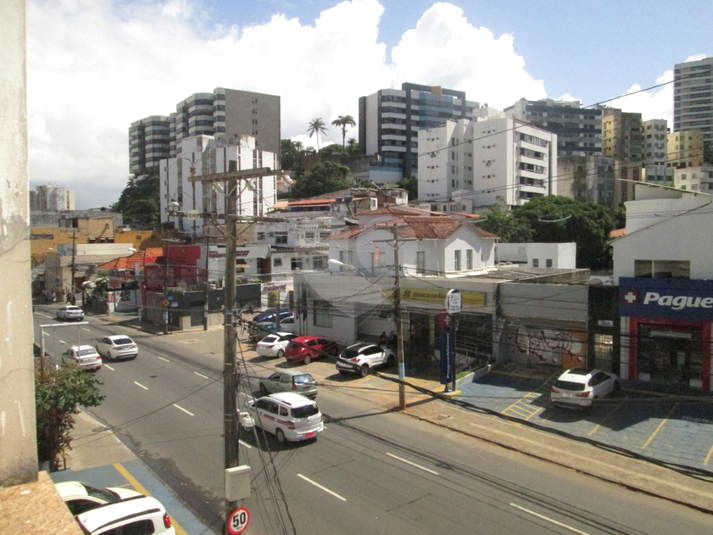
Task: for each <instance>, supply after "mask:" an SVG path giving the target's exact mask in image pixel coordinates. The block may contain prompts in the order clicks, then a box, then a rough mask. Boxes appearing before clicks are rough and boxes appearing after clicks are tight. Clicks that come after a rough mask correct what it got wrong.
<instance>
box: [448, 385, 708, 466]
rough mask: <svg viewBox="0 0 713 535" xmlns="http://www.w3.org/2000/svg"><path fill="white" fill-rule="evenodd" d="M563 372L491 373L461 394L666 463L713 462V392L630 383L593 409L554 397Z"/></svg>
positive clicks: (513, 414) (464, 398)
mask: <svg viewBox="0 0 713 535" xmlns="http://www.w3.org/2000/svg"><path fill="white" fill-rule="evenodd" d="M558 374H559V372H557V373H555V374H554V375H551V374H544V375H542V374H541V375H540V376H538V377H520V376H515V375H507V374H499V373H490V374H488V375H486V376H484V377H482V378H480V379H479V380H477V381H476V382H473V383H469V384H466V385H463V386H461V391H462V395H461V396H460V397H459V399H460V400H462V401H466V402H468V403H471V404H473V405H475V406H477V407H481V408H485V409H489V410H491V411H495V412H497V413H499V414H503V415H507V416H510V417H513V418H517V419H520V420H523V421H528V422H533V423H536V424H538V425H542V426H544V427H548V428H552V429H555V430H557V431H561V432H564V433H568V434H570V435H574V436H577V437H583V438H588V439H592V440H596V441H599V442H603V443H605V444H610V445H612V446H616V447H620V448H625V449H628V450H630V451H632V452H635V453H638V454H642V455H646V456H648V457H651V458H653V459H656V460H659V461H662V462H672V463H677V464H682V465H686V466H691V467H695V468H703V469H710V468H711V466H713V461H712V459H711V458H712V457H713V397H711V396H708V395H698V394H696V393H693V394H692V395H691V394H690V393H685V394H684V395H681V394H680V393H679V394H675V393H669V394H666V395H661V394H659V393H652V392H649V391H646V390H639V389H637V388H636V386H637V385H636V384H629V385H623V391H622V392H621V393H620V394H619V395H617V396H615V397H611V398H607V399H605V400H602V402H601V403H600V404H599V405H598V406H597V407H595V408H593V409H569V408H563V407H559V406H554V405H553V404H552V403H551V401H550V396H549V391H550V387H551V385H552V383H553V382H554V381H555V380H556V378H557V376H558Z"/></svg>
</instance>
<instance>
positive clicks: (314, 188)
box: [292, 162, 353, 199]
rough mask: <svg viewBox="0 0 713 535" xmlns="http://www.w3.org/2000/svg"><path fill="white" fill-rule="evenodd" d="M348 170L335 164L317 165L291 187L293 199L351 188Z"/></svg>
mask: <svg viewBox="0 0 713 535" xmlns="http://www.w3.org/2000/svg"><path fill="white" fill-rule="evenodd" d="M348 177H349V168H348V167H347V166H346V165H341V164H338V163H335V162H322V163H320V164H317V165H316V166H315V167H314V169H312V172H311V173H308V174H306V175H305V176H303V177H302V178H301V179H300V180H298V181H297V182H296V183H295V184H294V185H293V186H292V197H293V198H297V199H299V198H305V197H314V196H315V195H322V194H323V193H329V192H330V191H337V190H340V189H345V188H349V187H351V186H352V185H353V184H352V181H351V180H349V178H348Z"/></svg>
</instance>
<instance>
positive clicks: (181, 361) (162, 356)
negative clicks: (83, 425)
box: [43, 318, 710, 535]
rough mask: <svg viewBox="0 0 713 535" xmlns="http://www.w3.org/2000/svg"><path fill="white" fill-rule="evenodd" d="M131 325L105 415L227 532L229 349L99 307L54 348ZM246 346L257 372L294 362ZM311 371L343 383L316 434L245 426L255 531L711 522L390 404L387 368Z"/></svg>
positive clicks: (656, 527)
mask: <svg viewBox="0 0 713 535" xmlns="http://www.w3.org/2000/svg"><path fill="white" fill-rule="evenodd" d="M43 321H44V320H43ZM75 331H76V332H75ZM59 332H62V333H63V334H62V335H61V337H60V336H58V335H55V334H54V333H59ZM122 332H125V333H126V334H129V335H130V336H132V337H133V338H134V339H135V340H136V341H137V342H138V343H139V345H140V354H139V357H138V358H137V359H136V360H134V361H125V362H110V363H107V364H106V365H105V366H104V367H103V369H102V370H101V371H99V372H98V374H97V377H98V378H99V379H100V380H101V381H102V382H103V383H104V384H103V386H102V391H103V393H104V394H105V395H106V400H105V401H104V403H103V404H102V405H101V406H100V407H97V408H95V409H92V413H93V414H95V415H96V416H98V417H99V418H100V419H101V420H102V421H104V422H105V423H106V424H108V425H111V426H115V429H116V431H117V433H118V434H119V435H120V436H123V437H124V439H125V440H126V441H127V442H128V443H130V444H131V445H132V447H133V449H134V450H135V451H136V452H137V453H138V455H139V457H140V458H141V459H143V460H144V462H146V463H147V464H148V465H149V466H150V467H151V468H152V469H153V470H154V471H155V472H156V473H157V474H158V475H159V476H160V477H161V478H162V479H163V480H164V481H165V482H166V483H167V484H168V485H169V486H170V487H171V488H172V489H173V490H174V491H175V492H176V494H177V495H178V496H179V497H180V498H181V499H182V500H183V501H185V502H186V503H187V504H189V505H190V507H191V508H192V509H193V510H194V511H196V512H198V513H199V514H200V515H201V516H202V517H203V519H204V521H205V522H206V523H207V524H209V525H210V526H211V527H212V528H213V529H214V530H215V531H216V532H217V531H218V530H219V526H220V524H221V522H220V520H219V517H220V513H221V511H222V507H223V500H222V494H223V440H222V436H221V435H222V430H223V415H222V395H223V394H222V377H221V375H222V354H216V353H210V351H206V349H207V348H206V347H201V346H200V345H198V344H191V343H181V342H179V337H176V338H175V339H174V340H170V341H168V340H167V339H166V337H161V336H151V335H146V334H144V333H137V332H135V331H129V330H126V331H124V330H123V329H122V328H121V327H116V326H111V325H107V324H104V323H103V322H101V321H98V320H96V319H94V318H89V325H87V326H75V327H74V328H72V327H69V328H64V327H63V328H57V329H53V334H52V341H51V343H47V344H46V345H47V347H48V349H51V347H52V345H54V346H55V347H58V346H60V347H61V346H62V343H61V342H65V344H66V343H68V342H69V343H74V340H75V338H74V337H75V335H76V336H78V337H81V339H82V341H83V342H88V343H92V342H93V341H94V340H95V339H96V338H99V337H100V336H101V335H104V334H107V333H122ZM64 333H69V334H70V335H71V336H65V335H64ZM168 338H170V337H168ZM182 340H183V342H188V340H190V339H189V338H183V339H182ZM46 342H48V341H47V340H46ZM246 357H247V358H246V361H247V363H248V366H249V368H248V373H249V374H251V375H263V374H264V375H267V374H268V370H269V369H271V368H272V367H274V366H275V365H278V366H281V365H284V364H283V363H282V362H280V361H266V360H265V359H261V358H258V357H255V356H254V354H247V356H246ZM305 369H307V370H309V371H310V373H312V374H313V375H315V377H317V379H318V380H319V381H320V382H323V380H324V378H325V377H326V378H328V379H330V380H329V381H327V382H329V383H331V384H332V386H331V387H322V388H321V389H320V393H319V396H318V398H317V401H318V403H319V405H320V407H321V410H322V412H323V413H324V415H325V422H326V428H327V429H326V430H325V432H324V433H323V434H322V435H321V436H320V437H319V439H318V440H316V441H314V442H309V443H305V444H299V445H287V446H282V445H279V444H278V443H277V441H276V440H275V439H274V438H273V437H270V436H268V437H264V436H262V435H261V434H260V433H259V432H258V433H255V434H249V435H245V434H243V435H242V436H241V442H242V444H241V447H240V456H241V463H247V464H249V465H250V466H251V467H252V477H253V495H252V496H251V498H249V499H247V500H245V503H244V505H245V506H247V507H248V508H249V509H250V510H251V513H252V519H251V526H250V529H249V533H281V532H283V531H286V532H295V533H311V534H323V533H324V534H327V533H330V534H332V533H342V534H351V533H354V534H356V533H359V534H360V535H361V534H363V533H390V534H401V533H404V534H405V533H409V534H410V533H413V532H414V531H418V532H427V533H454V532H455V533H513V534H514V533H534V534H545V533H547V534H549V533H580V534H600V533H607V534H618V533H632V534H636V533H642V534H643V533H647V534H657V533H661V534H664V533H665V534H668V533H674V532H682V533H687V534H697V533H709V532H710V517H708V516H706V515H704V514H702V513H698V512H696V511H692V510H690V509H687V508H684V507H681V506H677V505H675V504H671V503H669V502H664V501H661V500H656V499H654V498H650V497H646V496H643V495H639V494H634V493H631V492H628V491H626V490H625V489H623V488H621V487H616V486H612V485H609V484H606V483H603V482H600V481H597V480H594V479H592V478H589V477H586V476H582V475H580V474H577V473H576V472H573V471H569V470H565V469H562V468H559V467H556V466H553V465H551V464H548V463H543V462H540V461H537V460H535V459H531V458H528V457H524V456H522V455H519V454H518V453H516V452H511V451H508V450H503V449H500V448H495V447H493V446H489V445H487V444H483V443H482V442H479V441H476V440H474V439H472V438H469V437H467V436H464V435H460V434H458V433H454V432H452V431H448V430H444V429H442V428H437V427H434V426H433V425H431V424H429V423H427V422H421V421H417V420H414V419H411V418H408V417H406V416H404V415H400V414H397V413H394V412H390V411H388V410H386V409H385V408H384V407H385V405H384V404H383V403H381V402H380V400H381V393H380V390H381V387H382V385H381V383H380V382H381V381H382V380H380V379H379V378H377V377H367V378H364V379H348V380H343V379H341V378H334V377H333V375H334V370H333V367H332V366H330V365H329V364H327V363H321V362H318V361H317V362H314V363H312V364H310V365H309V366H307V367H305ZM253 387H254V388H256V387H257V384H256V383H254V384H253Z"/></svg>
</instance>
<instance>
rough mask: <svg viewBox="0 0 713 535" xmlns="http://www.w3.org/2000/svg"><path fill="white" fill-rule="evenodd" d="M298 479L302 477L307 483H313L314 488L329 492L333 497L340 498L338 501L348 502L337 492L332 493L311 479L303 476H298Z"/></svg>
mask: <svg viewBox="0 0 713 535" xmlns="http://www.w3.org/2000/svg"><path fill="white" fill-rule="evenodd" d="M297 477H301V478H302V479H304V480H305V481H306V482H307V483H312V485H314V486H315V487H317V488H318V489H321V490H323V491H324V492H327V493H329V494H331V495H332V496H334V497H335V498H338V499H340V500H342V501H343V502H346V501H347V499H346V498H343V497H342V496H340V495H339V494H337V493H336V492H332V491H331V490H329V489H328V488H327V487H323V486H322V485H320V484H319V483H315V482H314V481H312V480H311V479H310V478H308V477H305V476H303V475H302V474H297Z"/></svg>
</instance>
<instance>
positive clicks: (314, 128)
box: [307, 117, 328, 152]
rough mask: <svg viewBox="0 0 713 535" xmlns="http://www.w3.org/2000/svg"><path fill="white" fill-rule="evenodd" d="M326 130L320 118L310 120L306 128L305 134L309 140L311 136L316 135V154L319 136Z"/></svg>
mask: <svg viewBox="0 0 713 535" xmlns="http://www.w3.org/2000/svg"><path fill="white" fill-rule="evenodd" d="M327 130H328V128H327V125H326V124H324V121H323V120H322V118H321V117H317V118H315V119H312V120H311V121H310V122H309V125H308V126H307V133H308V134H309V137H310V138H311V137H312V136H313V135H315V134H317V152H319V135H320V134H324V133H325V132H326V131H327Z"/></svg>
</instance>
